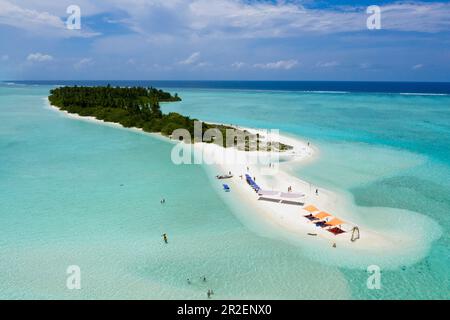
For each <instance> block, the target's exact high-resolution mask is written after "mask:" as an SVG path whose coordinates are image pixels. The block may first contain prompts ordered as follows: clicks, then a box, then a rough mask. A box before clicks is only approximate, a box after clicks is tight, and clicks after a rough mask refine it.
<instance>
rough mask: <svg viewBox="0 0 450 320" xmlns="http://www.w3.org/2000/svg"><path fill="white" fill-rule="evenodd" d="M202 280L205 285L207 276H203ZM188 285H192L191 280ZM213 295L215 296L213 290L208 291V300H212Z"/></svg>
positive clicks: (188, 280)
mask: <svg viewBox="0 0 450 320" xmlns="http://www.w3.org/2000/svg"><path fill="white" fill-rule="evenodd" d="M201 279H202V281H203V282H204V283H206V277H205V276H203V277H202V278H201ZM187 283H188V284H189V285H191V284H192V281H191V279H189V278H187ZM213 294H214V291H213V290H212V289H208V291H207V292H206V295H207V297H208V299H210V298H211V296H212V295H213Z"/></svg>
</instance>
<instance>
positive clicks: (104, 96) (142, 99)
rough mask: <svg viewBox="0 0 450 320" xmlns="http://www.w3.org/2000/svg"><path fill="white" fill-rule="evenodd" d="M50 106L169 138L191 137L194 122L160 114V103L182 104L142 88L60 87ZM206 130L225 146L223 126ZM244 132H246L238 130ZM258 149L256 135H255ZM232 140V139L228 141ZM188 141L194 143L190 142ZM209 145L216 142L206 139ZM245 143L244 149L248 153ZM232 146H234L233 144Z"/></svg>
mask: <svg viewBox="0 0 450 320" xmlns="http://www.w3.org/2000/svg"><path fill="white" fill-rule="evenodd" d="M48 99H49V101H50V103H51V104H52V105H54V106H56V107H58V108H59V109H61V110H65V111H67V112H69V113H76V114H78V115H80V116H91V117H95V118H97V119H99V120H104V121H107V122H114V123H120V124H121V125H122V126H124V127H127V128H131V127H136V128H141V129H143V130H144V131H147V132H160V133H161V134H163V135H166V136H170V135H171V134H172V133H173V131H174V130H176V129H186V130H188V131H189V133H190V134H191V137H192V138H193V137H194V121H195V119H190V118H189V117H185V116H183V115H181V114H179V113H175V112H171V113H169V114H163V113H162V112H161V108H160V105H159V103H160V102H172V101H181V99H180V98H179V97H178V95H177V94H175V95H174V96H172V95H171V94H170V93H168V92H164V91H162V90H158V89H155V88H143V87H111V86H109V85H108V86H106V87H79V86H74V87H60V88H56V89H53V90H51V91H50V96H49V97H48ZM208 129H216V130H218V131H220V134H221V135H222V137H223V141H222V142H221V145H223V146H225V145H226V143H225V141H226V131H227V129H233V128H231V127H227V126H223V125H212V124H207V123H202V132H206V131H207V130H208ZM237 131H238V132H240V133H246V131H239V130H237ZM217 136H218V135H217ZM254 138H255V140H256V141H257V148H258V150H259V144H260V143H259V135H254ZM230 139H232V138H230ZM191 142H193V141H192V140H191ZM208 142H217V143H219V141H218V140H215V139H208ZM249 143H250V142H247V141H246V144H245V146H244V149H245V150H249ZM233 144H234V143H233ZM277 149H279V150H280V151H283V150H289V146H286V145H283V144H279V146H278V147H277Z"/></svg>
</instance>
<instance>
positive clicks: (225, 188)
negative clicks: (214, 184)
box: [223, 184, 231, 192]
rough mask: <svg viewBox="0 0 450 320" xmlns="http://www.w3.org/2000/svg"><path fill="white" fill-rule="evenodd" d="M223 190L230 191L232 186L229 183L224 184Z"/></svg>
mask: <svg viewBox="0 0 450 320" xmlns="http://www.w3.org/2000/svg"><path fill="white" fill-rule="evenodd" d="M223 190H225V192H230V190H231V189H230V187H229V186H228V185H227V184H224V185H223Z"/></svg>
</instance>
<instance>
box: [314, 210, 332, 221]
mask: <svg viewBox="0 0 450 320" xmlns="http://www.w3.org/2000/svg"><path fill="white" fill-rule="evenodd" d="M314 217H316V218H317V219H320V220H324V219H326V218H329V217H331V214H329V213H328V212H325V211H321V212H319V213H318V214H315V215H314Z"/></svg>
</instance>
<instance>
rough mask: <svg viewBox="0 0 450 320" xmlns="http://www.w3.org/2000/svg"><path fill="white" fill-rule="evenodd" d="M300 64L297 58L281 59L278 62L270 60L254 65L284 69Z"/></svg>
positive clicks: (262, 67) (256, 66)
mask: <svg viewBox="0 0 450 320" xmlns="http://www.w3.org/2000/svg"><path fill="white" fill-rule="evenodd" d="M297 65H298V61H297V60H280V61H276V62H269V63H257V64H254V65H253V66H254V67H255V68H261V69H284V70H290V69H292V68H294V67H295V66H297Z"/></svg>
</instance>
